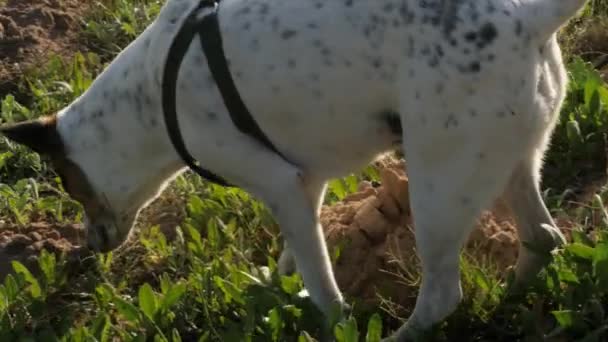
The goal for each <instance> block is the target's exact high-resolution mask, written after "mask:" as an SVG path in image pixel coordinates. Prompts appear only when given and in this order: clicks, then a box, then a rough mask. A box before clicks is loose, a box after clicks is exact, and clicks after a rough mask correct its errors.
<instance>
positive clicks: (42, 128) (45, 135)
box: [0, 115, 63, 156]
mask: <svg viewBox="0 0 608 342" xmlns="http://www.w3.org/2000/svg"><path fill="white" fill-rule="evenodd" d="M0 135H4V136H6V137H7V138H9V139H10V140H12V141H14V142H16V143H18V144H22V145H25V146H27V147H29V148H31V149H32V150H33V151H35V152H37V153H40V154H45V155H50V156H57V155H60V154H62V153H63V144H62V142H61V137H60V135H59V133H58V132H57V119H56V117H55V115H52V116H48V117H44V118H41V119H37V120H28V121H23V122H20V123H16V124H10V125H5V126H0Z"/></svg>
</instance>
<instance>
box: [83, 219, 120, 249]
mask: <svg viewBox="0 0 608 342" xmlns="http://www.w3.org/2000/svg"><path fill="white" fill-rule="evenodd" d="M85 226H86V230H87V247H88V248H89V249H90V250H92V251H95V252H101V253H105V252H109V251H111V250H112V249H114V247H116V245H117V243H118V242H117V230H116V227H114V225H112V224H108V223H107V222H103V221H102V222H90V221H89V220H86V219H85Z"/></svg>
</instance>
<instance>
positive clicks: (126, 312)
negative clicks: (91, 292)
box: [113, 296, 140, 323]
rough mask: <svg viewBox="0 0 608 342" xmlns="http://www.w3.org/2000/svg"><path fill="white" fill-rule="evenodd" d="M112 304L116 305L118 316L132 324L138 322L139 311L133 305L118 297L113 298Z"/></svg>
mask: <svg viewBox="0 0 608 342" xmlns="http://www.w3.org/2000/svg"><path fill="white" fill-rule="evenodd" d="M113 302H114V305H116V309H118V312H120V314H121V315H123V316H124V317H125V318H126V319H127V320H129V321H131V322H134V323H135V322H138V321H139V318H140V317H139V311H138V310H137V308H136V307H135V306H134V305H133V304H131V303H129V302H127V301H126V300H124V299H123V298H122V297H120V296H115V297H114V298H113Z"/></svg>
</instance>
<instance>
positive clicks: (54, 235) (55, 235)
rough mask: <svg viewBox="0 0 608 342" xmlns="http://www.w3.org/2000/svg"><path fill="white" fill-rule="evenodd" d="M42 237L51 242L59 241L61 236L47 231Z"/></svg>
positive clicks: (56, 232) (54, 231) (52, 231)
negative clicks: (51, 240)
mask: <svg viewBox="0 0 608 342" xmlns="http://www.w3.org/2000/svg"><path fill="white" fill-rule="evenodd" d="M44 236H45V237H46V238H47V239H53V240H59V239H60V238H61V234H59V232H58V231H56V230H49V231H47V232H46V233H44Z"/></svg>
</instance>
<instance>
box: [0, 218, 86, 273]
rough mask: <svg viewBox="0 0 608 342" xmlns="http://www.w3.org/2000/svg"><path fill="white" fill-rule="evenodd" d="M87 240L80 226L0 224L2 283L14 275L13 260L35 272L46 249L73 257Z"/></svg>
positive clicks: (0, 271)
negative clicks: (71, 254)
mask: <svg viewBox="0 0 608 342" xmlns="http://www.w3.org/2000/svg"><path fill="white" fill-rule="evenodd" d="M84 239H85V234H84V230H83V227H82V225H81V224H50V223H42V222H39V223H32V224H29V225H27V226H26V227H19V226H17V225H13V224H8V223H5V222H2V221H0V281H1V280H3V279H4V277H5V276H6V275H7V274H9V273H12V272H13V267H12V264H11V262H12V261H13V260H16V261H19V262H21V263H23V264H24V265H25V266H27V267H28V268H30V269H32V270H34V271H35V270H36V268H37V265H38V263H37V261H38V256H39V255H40V253H41V252H42V250H43V249H45V250H47V251H48V252H50V253H55V254H62V253H66V254H70V253H72V252H74V251H77V250H79V249H80V247H81V246H82V244H83V241H84Z"/></svg>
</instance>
